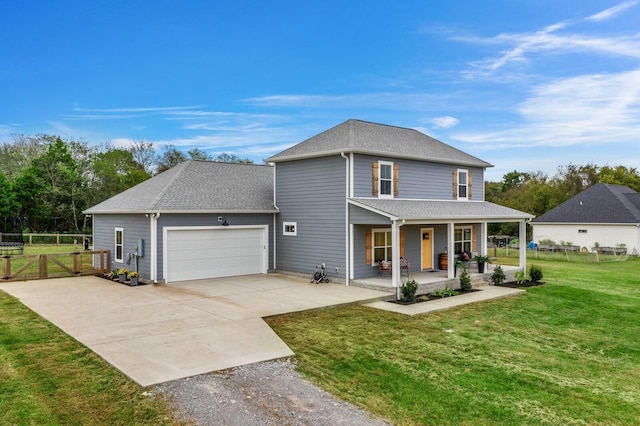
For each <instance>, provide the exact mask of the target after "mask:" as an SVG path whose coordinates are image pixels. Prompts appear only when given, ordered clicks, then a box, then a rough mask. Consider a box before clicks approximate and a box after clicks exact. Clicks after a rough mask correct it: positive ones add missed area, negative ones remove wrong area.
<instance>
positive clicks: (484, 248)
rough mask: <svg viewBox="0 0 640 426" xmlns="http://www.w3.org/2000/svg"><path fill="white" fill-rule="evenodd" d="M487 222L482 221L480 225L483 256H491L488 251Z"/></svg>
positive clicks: (481, 252)
mask: <svg viewBox="0 0 640 426" xmlns="http://www.w3.org/2000/svg"><path fill="white" fill-rule="evenodd" d="M487 232H489V231H488V227H487V222H482V224H481V225H480V234H482V242H481V243H480V254H481V255H483V256H489V252H488V251H487Z"/></svg>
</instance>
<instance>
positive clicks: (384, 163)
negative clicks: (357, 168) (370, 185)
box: [378, 160, 394, 198]
mask: <svg viewBox="0 0 640 426" xmlns="http://www.w3.org/2000/svg"><path fill="white" fill-rule="evenodd" d="M383 166H384V167H389V178H383V177H382V169H383ZM383 181H385V182H389V193H388V194H383V193H382V182H383ZM393 184H394V182H393V161H383V160H380V161H378V198H393V192H394V191H393V188H394V186H393Z"/></svg>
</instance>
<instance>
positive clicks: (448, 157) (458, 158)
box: [267, 120, 493, 167]
mask: <svg viewBox="0 0 640 426" xmlns="http://www.w3.org/2000/svg"><path fill="white" fill-rule="evenodd" d="M341 152H345V153H348V152H354V153H360V154H372V155H384V156H387V157H395V158H411V159H417V160H425V161H435V162H441V163H448V164H459V165H467V166H476V167H493V166H492V165H491V164H489V163H487V162H486V161H483V160H480V159H479V158H477V157H474V156H472V155H469V154H467V153H465V152H463V151H460V150H459V149H456V148H454V147H452V146H450V145H447V144H445V143H443V142H440V141H439V140H437V139H434V138H432V137H430V136H427V135H425V134H424V133H420V132H418V131H417V130H413V129H407V128H403V127H395V126H389V125H386V124H376V123H370V122H367V121H361V120H347V121H345V122H344V123H342V124H339V125H337V126H335V127H333V128H331V129H329V130H326V131H324V132H322V133H320V134H318V135H316V136H313V137H312V138H310V139H307V140H305V141H303V142H300V143H299V144H297V145H294V146H292V147H291V148H289V149H286V150H284V151H282V152H280V153H279V154H276V155H274V156H272V157H271V158H269V159H268V160H267V161H269V162H278V161H290V160H297V159H301V158H310V157H320V156H324V155H335V154H339V153H341Z"/></svg>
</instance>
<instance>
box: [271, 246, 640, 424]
mask: <svg viewBox="0 0 640 426" xmlns="http://www.w3.org/2000/svg"><path fill="white" fill-rule="evenodd" d="M498 260H499V261H500V262H501V263H504V259H498ZM530 263H531V262H530ZM533 263H535V264H536V265H538V266H541V267H542V268H543V272H544V273H545V277H544V280H545V281H546V284H545V285H544V286H541V287H536V288H531V289H529V290H527V294H526V295H523V296H519V297H515V298H510V299H503V300H498V301H491V302H485V303H481V304H475V305H468V306H463V307H459V308H456V309H452V310H449V311H444V312H440V313H435V314H429V315H424V316H419V317H414V318H411V317H407V316H403V315H399V314H393V313H388V312H383V311H378V310H374V309H370V308H366V307H361V306H350V307H342V308H336V309H328V310H322V311H314V312H308V313H300V314H292V315H286V316H280V317H275V318H271V319H270V320H269V323H270V325H271V326H272V327H273V328H274V329H275V330H276V332H277V333H278V334H279V335H280V336H281V337H282V338H283V339H284V340H285V341H286V342H287V344H288V345H289V346H290V347H291V348H292V349H293V350H294V351H295V353H296V354H297V356H298V359H299V369H300V370H301V371H302V372H303V373H304V374H305V375H307V376H308V377H309V378H310V379H311V380H312V381H313V382H315V383H317V384H319V385H320V386H322V387H323V388H325V389H327V390H328V391H330V392H332V393H334V394H336V395H338V396H340V397H342V398H344V399H346V400H348V401H351V402H353V403H355V404H357V405H359V406H362V407H365V408H366V409H368V410H369V411H371V412H373V413H376V414H377V415H380V416H382V417H385V418H387V419H389V420H391V421H393V422H394V423H395V424H401V425H411V424H437V425H443V424H473V425H475V424H482V425H484V424H500V425H503V424H512V425H520V424H534V425H535V424H540V425H544V424H557V425H559V424H602V425H605V424H606V425H629V424H638V422H639V421H640V402H639V401H640V259H637V258H634V259H630V260H628V261H626V262H607V263H586V262H572V263H568V262H566V261H548V260H540V259H539V260H536V261H534V262H533Z"/></svg>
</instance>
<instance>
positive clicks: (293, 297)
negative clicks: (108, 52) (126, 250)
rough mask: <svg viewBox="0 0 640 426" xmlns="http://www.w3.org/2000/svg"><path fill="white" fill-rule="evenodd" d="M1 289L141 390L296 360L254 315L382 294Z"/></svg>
mask: <svg viewBox="0 0 640 426" xmlns="http://www.w3.org/2000/svg"><path fill="white" fill-rule="evenodd" d="M0 289H1V290H4V291H5V292H7V293H9V294H11V295H13V296H14V297H16V298H18V299H19V300H20V301H21V302H22V303H23V304H25V305H26V306H28V307H29V308H31V309H32V310H34V311H35V312H37V313H38V314H40V315H41V316H43V317H44V318H46V319H47V320H49V321H50V322H52V323H53V324H55V325H57V326H58V327H59V328H61V329H62V330H63V331H64V332H66V333H67V334H69V335H71V336H72V337H74V338H75V339H77V340H78V341H80V342H82V343H83V344H85V345H86V346H88V347H89V348H90V349H91V350H93V351H94V352H96V353H97V354H98V355H100V356H101V357H102V358H104V359H105V360H106V361H107V362H109V363H110V364H112V365H113V366H115V367H116V368H118V369H119V370H120V371H122V372H123V373H124V374H126V375H127V376H129V377H130V378H131V379H133V380H134V381H136V382H138V383H139V384H141V385H142V386H149V385H154V384H158V383H163V382H167V381H171V380H175V379H179V378H184V377H189V376H193V375H196V374H203V373H208V372H211V371H218V370H223V369H226V368H231V367H236V366H239V365H244V364H250V363H254V362H259V361H267V360H271V359H276V358H282V357H287V356H291V355H294V354H293V352H292V351H291V349H289V347H288V346H287V345H286V344H285V343H284V342H283V341H282V340H280V338H279V337H278V336H277V335H276V334H275V333H274V332H273V330H271V328H269V326H268V325H267V324H266V323H265V322H264V321H263V320H262V317H266V316H271V315H278V314H284V313H289V312H298V311H304V310H309V309H316V308H322V307H327V306H334V305H340V304H347V303H364V302H371V301H375V300H380V299H382V298H387V297H389V296H390V295H389V293H384V292H379V291H375V290H368V289H364V288H358V287H351V286H349V287H347V286H344V285H340V284H309V282H308V280H305V279H303V278H298V277H291V276H286V275H280V274H269V275H251V276H242V277H231V278H220V279H211V280H199V281H187V282H182V283H178V284H168V285H144V286H138V287H128V286H124V285H122V284H117V283H114V282H111V281H108V280H105V279H102V278H97V277H76V278H59V279H50V280H40V281H24V282H11V283H2V284H0Z"/></svg>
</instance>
